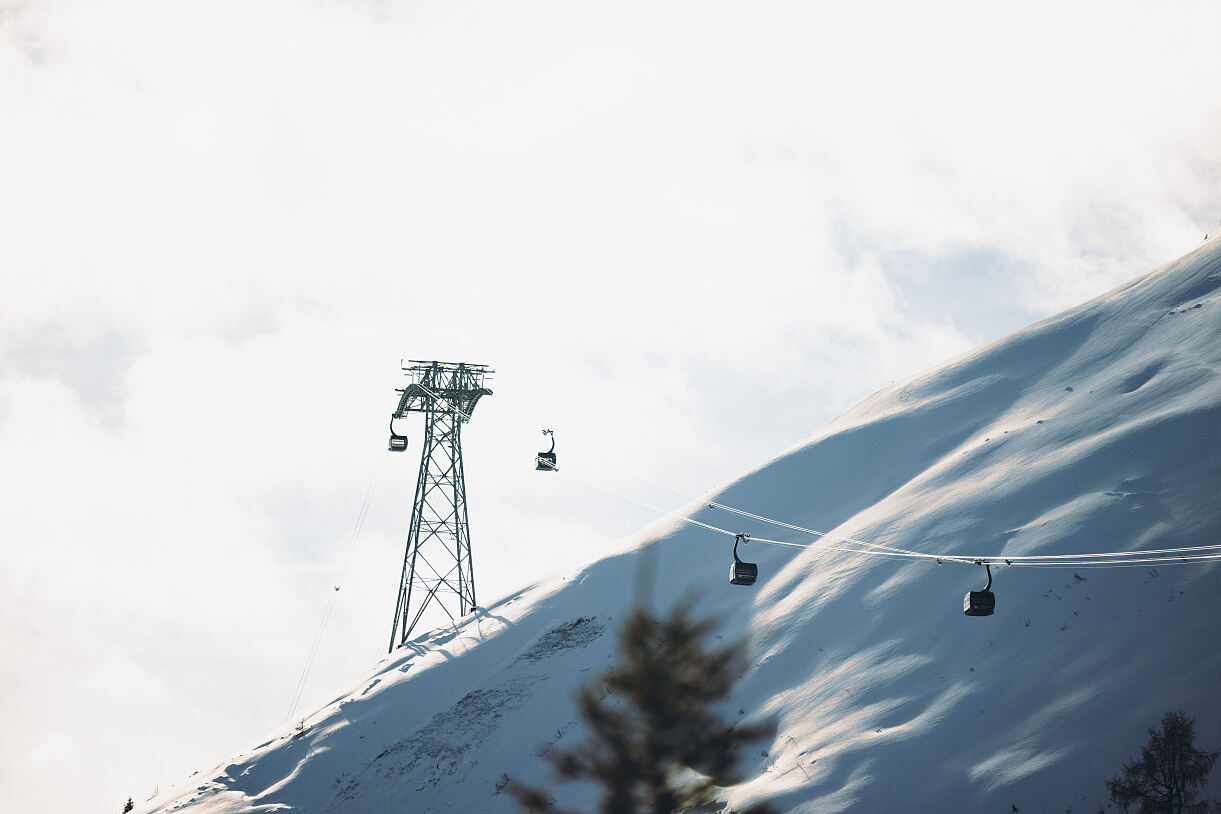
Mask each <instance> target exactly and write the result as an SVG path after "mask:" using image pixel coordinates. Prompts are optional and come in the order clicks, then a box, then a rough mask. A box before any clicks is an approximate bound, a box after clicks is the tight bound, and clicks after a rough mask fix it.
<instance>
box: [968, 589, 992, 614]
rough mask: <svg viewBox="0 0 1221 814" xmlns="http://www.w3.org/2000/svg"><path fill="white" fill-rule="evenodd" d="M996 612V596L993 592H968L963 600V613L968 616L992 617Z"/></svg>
mask: <svg viewBox="0 0 1221 814" xmlns="http://www.w3.org/2000/svg"><path fill="white" fill-rule="evenodd" d="M995 610H996V594H994V593H992V592H991V591H967V595H966V596H964V597H963V598H962V612H963V613H965V614H966V615H967V616H991V615H992V612H993V611H995Z"/></svg>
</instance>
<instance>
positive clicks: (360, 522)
mask: <svg viewBox="0 0 1221 814" xmlns="http://www.w3.org/2000/svg"><path fill="white" fill-rule="evenodd" d="M385 466H386V458H385V457H383V458H382V460H381V463H380V464H378V467H377V469H376V470H375V471H374V473H373V477H372V478H371V479H370V480H369V486H368V487H367V488H366V489H365V497H364V500H363V501H361V504H360V511H359V512H358V513H357V515H356V523H355V525H354V526H353V527H352V534H351V536H349V537H348V546H347V551H346V552H345V553H344V555H343V557H342V558H341V560H340V562H339V566H338V569H337V570H336V572H335V579H334V585H333V586H332V588H333V590H331V591H330V592H329V596H328V597H327V603H326V608H325V609H324V610H323V612H322V619H321V620H320V621H319V623H318V631H317V632H316V633H315V634H314V642H313V644H312V645H310V650H309V656H308V657H307V658H306V660H305V669H303V670H302V671H301V678H299V679H298V680H297V689H296V690H295V691H294V692H293V700H292V704H290V705H289V707H288V716H287V717H286V718H285V719H284V720H285V721H286V722H287V721H291V720H292V718H293V715H294V714H295V713H296V711H297V705H298V704H300V703H301V694H302V693H303V692H305V683H306V681H307V680H308V679H309V674H310V671H311V670H312V669H313V667H314V660H315V658H317V656H318V647H319V645H321V644H322V634H323V633H324V632H325V631H326V627H327V625H328V624H329V623H330V621H331V614H332V612H333V611H334V609H335V600H336V599H337V598H338V596H339V589H340V588H342V587H343V584H344V580H345V579H346V578H347V575H348V568H349V567H350V566H351V564H352V554H353V552H354V551H355V550H356V541H357V540H358V539H359V538H360V532H361V530H362V529H364V527H365V518H366V517H368V516H369V506H370V505H372V503H373V495H374V493H375V492H376V491H377V484H378V483H379V482H380V481H381V477H382V470H383V469H385Z"/></svg>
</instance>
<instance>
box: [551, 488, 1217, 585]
mask: <svg viewBox="0 0 1221 814" xmlns="http://www.w3.org/2000/svg"><path fill="white" fill-rule="evenodd" d="M567 469H568V472H569V474H570V476H571V477H574V478H576V479H577V480H580V481H581V482H583V483H585V484H586V485H588V486H591V487H593V488H595V489H598V490H599V491H602V492H605V493H607V494H610V495H612V496H614V497H618V498H619V499H621V500H626V501H628V502H630V503H634V504H636V505H638V506H641V507H643V508H646V509H649V510H650V511H653V512H656V513H658V514H660V515H664V516H672V517H673V518H674V519H675V520H680V521H682V522H685V523H689V524H691V525H695V526H699V527H701V528H704V529H706V530H708V531H712V532H716V533H718V534H724V535H727V536H730V537H735V536H736V535H737V534H738V532H733V531H730V530H728V529H724V528H721V527H719V526H714V525H712V524H710V523H705V522H703V521H700V520H696V519H695V518H694V517H690V516H686V515H675V514H674V512H673V511H666V510H665V509H661V508H658V507H657V506H654V505H651V504H649V503H645V502H643V501H641V500H638V499H636V498H633V497H629V496H627V495H624V494H622V493H620V492H616V491H614V490H611V489H608V488H607V487H605V486H602V485H600V484H597V483H594V482H593V481H590V480H588V479H586V478H584V477H581V476H580V475H577V474H575V473H572V471H571V468H567ZM637 479H638V480H641V482H643V483H646V484H648V485H650V486H653V487H654V488H658V489H661V490H663V491H666V492H670V493H671V494H674V495H676V496H678V497H682V498H686V499H687V500H688V501H690V502H695V498H691V497H690V496H688V495H685V494H683V493H682V492H679V491H677V490H674V489H671V488H669V487H666V486H660V485H658V484H653V483H651V482H649V481H645V480H644V479H643V478H638V477H637ZM703 505H705V506H707V507H708V508H709V509H714V510H721V511H725V512H728V513H730V514H735V515H738V516H740V517H745V518H747V519H750V520H755V521H758V522H761V523H769V524H771V525H774V526H777V527H779V528H785V529H788V530H790V531H795V532H798V533H799V534H807V535H810V536H813V537H818V538H820V542H825V543H827V544H820V543H814V542H809V543H801V542H793V541H791V540H774V539H769V538H767V537H756V536H754V535H751V536H750V540H751V542H756V543H764V544H766V545H775V546H781V547H786V548H797V549H811V550H815V551H838V552H844V553H850V554H858V555H861V556H874V557H891V558H898V559H917V560H931V561H934V562H936V563H937V564H939V565H940V564H941V563H944V562H954V563H963V564H969V565H987V564H994V565H995V564H1000V563H1004V564H1005V565H1010V566H1015V567H1028V568H1031V567H1038V568H1067V567H1079V568H1101V567H1111V568H1120V567H1144V566H1145V565H1147V564H1149V563H1158V564H1163V565H1179V564H1183V563H1192V562H1216V561H1221V544H1211V545H1202V546H1183V547H1178V548H1157V549H1140V550H1135V551H1106V552H1092V553H1086V554H1026V555H1021V554H1018V555H1007V554H991V555H969V554H932V553H928V552H922V551H912V550H909V549H905V548H896V547H894V546H887V545H883V544H881V543H876V542H872V541H869V540H862V539H859V538H855V537H847V536H839V535H833V534H829V533H827V532H824V531H818V530H816V529H808V528H805V527H803V526H798V525H795V524H792V523H786V522H784V521H782V520H776V519H775V518H771V517H767V516H766V515H761V514H756V513H754V512H748V511H746V510H744V509H739V508H736V507H734V506H730V505H727V504H724V503H719V502H716V501H706V502H704V503H703ZM836 543H838V544H839V545H836Z"/></svg>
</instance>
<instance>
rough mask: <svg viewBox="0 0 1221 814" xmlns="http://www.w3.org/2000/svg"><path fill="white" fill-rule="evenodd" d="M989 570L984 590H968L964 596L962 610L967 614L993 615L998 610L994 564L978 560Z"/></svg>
mask: <svg viewBox="0 0 1221 814" xmlns="http://www.w3.org/2000/svg"><path fill="white" fill-rule="evenodd" d="M976 562H978V564H979V565H982V566H983V567H984V568H986V569H987V571H988V584H987V585H985V586H984V589H983V590H982V591H967V595H966V596H964V597H963V598H962V612H963V613H965V614H966V615H967V616H991V615H992V612H993V611H994V610H996V595H995V594H993V593H992V566H991V565H989V564H988V563H987V562H982V561H978V560H977V561H976Z"/></svg>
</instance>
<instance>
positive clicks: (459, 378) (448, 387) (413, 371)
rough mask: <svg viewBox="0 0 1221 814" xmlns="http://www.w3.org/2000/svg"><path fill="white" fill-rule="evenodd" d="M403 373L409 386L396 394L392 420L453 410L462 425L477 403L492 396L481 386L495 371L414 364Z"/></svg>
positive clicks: (468, 366) (461, 365)
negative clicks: (409, 378) (396, 400)
mask: <svg viewBox="0 0 1221 814" xmlns="http://www.w3.org/2000/svg"><path fill="white" fill-rule="evenodd" d="M403 370H404V372H406V373H407V375H408V376H410V377H411V383H410V384H408V385H407V386H406V387H404V388H402V389H401V390H398V393H399V402H398V405H397V406H396V407H395V410H394V413H393V416H394V418H403V417H404V416H406V415H407V414H408V413H427V412H431V411H436V410H456V411H457V412H458V413H459V415H460V417H461V419H462V421H464V422H465V421H469V420H470V418H471V414H472V413H474V411H475V406H476V405H477V404H478V403H479V399H481V398H483V397H484V396H490V395H492V391H491V390H489V389H488V388H487V387H485V386H484V384H485V379H486V377H487V376H488V375H489V374H491V373H494V372H495V371H493V370H491V369H490V368H488V367H487V366H486V365H472V364H467V363H465V362H458V363H452V362H415V363H413V364H412V365H411V366H410V367H404V368H403Z"/></svg>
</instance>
